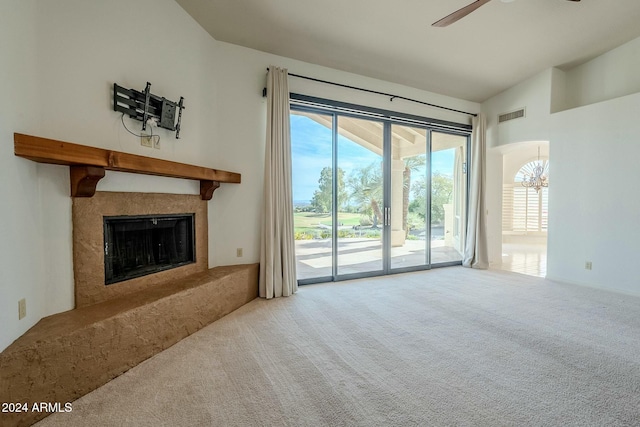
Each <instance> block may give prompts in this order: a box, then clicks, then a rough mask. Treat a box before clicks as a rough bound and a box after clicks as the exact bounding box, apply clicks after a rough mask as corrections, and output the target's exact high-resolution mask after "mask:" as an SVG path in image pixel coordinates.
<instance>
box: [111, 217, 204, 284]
mask: <svg viewBox="0 0 640 427" xmlns="http://www.w3.org/2000/svg"><path fill="white" fill-rule="evenodd" d="M194 218H195V215H194V214H180V215H143V216H112V217H104V271H105V285H110V284H113V283H117V282H122V281H125V280H129V279H133V278H136V277H140V276H145V275H147V274H152V273H157V272H159V271H164V270H168V269H171V268H176V267H180V266H183V265H187V264H191V263H194V262H195V261H196V249H195V234H194V231H195V226H194Z"/></svg>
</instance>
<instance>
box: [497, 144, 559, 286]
mask: <svg viewBox="0 0 640 427" xmlns="http://www.w3.org/2000/svg"><path fill="white" fill-rule="evenodd" d="M499 150H500V152H501V154H502V168H503V173H502V210H501V214H502V228H501V242H502V251H501V255H502V256H501V264H500V266H499V268H501V269H503V270H508V271H514V272H518V273H523V274H529V275H534V276H540V277H544V276H545V275H546V267H547V265H546V264H547V223H548V222H547V221H548V212H549V209H548V188H541V189H540V190H539V191H536V190H535V189H534V188H526V187H524V186H523V185H522V181H523V172H525V171H527V170H528V169H531V167H532V166H534V165H536V164H540V165H542V166H544V167H545V168H546V172H547V173H548V162H549V142H548V141H525V142H517V143H512V144H508V145H504V146H501V147H500V148H499ZM551 179H552V178H549V180H551Z"/></svg>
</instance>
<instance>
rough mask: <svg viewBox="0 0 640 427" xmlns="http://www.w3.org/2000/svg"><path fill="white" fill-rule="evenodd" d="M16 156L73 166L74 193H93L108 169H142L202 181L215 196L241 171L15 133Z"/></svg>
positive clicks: (204, 194) (206, 194)
mask: <svg viewBox="0 0 640 427" xmlns="http://www.w3.org/2000/svg"><path fill="white" fill-rule="evenodd" d="M13 138H14V153H15V155H16V156H19V157H24V158H25V159H29V160H33V161H34V162H39V163H49V164H55V165H66V166H69V167H70V174H71V197H92V196H93V195H94V194H95V192H96V186H97V185H98V182H99V181H100V180H101V179H102V178H104V176H105V171H108V170H109V171H119V172H130V173H139V174H145V175H158V176H167V177H171V178H183V179H193V180H197V181H200V197H201V198H202V200H211V198H212V197H213V192H214V191H215V190H216V189H217V188H218V187H220V183H231V184H240V181H241V176H240V174H239V173H235V172H227V171H223V170H218V169H210V168H205V167H202V166H196V165H189V164H185V163H178V162H172V161H169V160H161V159H156V158H153V157H145V156H138V155H136V154H129V153H123V152H120V151H113V150H105V149H102V148H96V147H89V146H87V145H80V144H73V143H70V142H64V141H56V140H55V139H47V138H40V137H37V136H30V135H23V134H20V133H14V134H13Z"/></svg>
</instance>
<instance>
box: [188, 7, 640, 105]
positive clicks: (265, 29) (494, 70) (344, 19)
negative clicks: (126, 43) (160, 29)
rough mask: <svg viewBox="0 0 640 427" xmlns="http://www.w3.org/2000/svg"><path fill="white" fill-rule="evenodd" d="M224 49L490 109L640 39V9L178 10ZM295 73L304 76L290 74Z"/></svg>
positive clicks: (287, 8) (199, 8)
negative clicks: (446, 20)
mask: <svg viewBox="0 0 640 427" xmlns="http://www.w3.org/2000/svg"><path fill="white" fill-rule="evenodd" d="M176 1H177V2H178V3H179V4H180V5H181V6H182V7H183V8H184V9H185V10H186V11H187V12H188V13H189V14H191V15H192V16H193V17H194V18H195V20H196V21H197V22H199V23H200V25H201V26H202V27H203V28H204V29H205V30H207V31H208V32H209V33H210V34H211V35H212V36H213V37H214V38H215V39H216V40H219V41H224V42H228V43H233V44H237V45H240V46H246V47H249V48H253V49H257V50H260V51H264V52H269V53H273V54H276V55H281V56H286V57H289V58H294V59H298V60H301V61H305V62H310V63H314V64H318V65H323V66H326V67H331V68H335V69H339V70H344V71H349V72H352V73H356V74H361V75H364V76H369V77H373V78H378V79H382V80H387V81H391V82H395V83H400V84H403V85H407V86H411V87H415V88H418V89H424V90H427V91H431V92H436V93H440V94H443V95H449V96H454V97H457V98H462V99H466V100H470V101H476V102H482V101H484V100H486V99H488V98H490V97H492V96H493V95H496V94H498V93H500V92H502V91H503V90H505V89H507V88H509V87H511V86H513V85H514V84H516V83H518V82H520V81H522V80H524V79H526V78H527V77H529V76H532V75H534V74H536V73H538V72H540V71H542V70H544V69H547V68H549V67H559V68H561V69H569V68H571V67H573V66H575V65H578V64H580V63H583V62H586V61H587V60H589V59H591V58H594V57H596V56H598V55H600V54H602V53H604V52H606V51H608V50H610V49H612V48H615V47H617V46H619V45H621V44H623V43H625V42H627V41H629V40H632V39H634V38H636V37H640V24H639V23H640V1H638V0H607V1H603V0H582V1H580V2H573V1H565V0H492V1H490V2H488V3H487V4H485V5H484V6H482V7H480V8H479V9H478V10H476V11H475V12H473V13H472V14H470V15H468V16H467V17H465V18H463V19H462V20H460V21H458V22H456V23H454V24H452V25H450V26H448V27H445V28H436V27H432V26H431V24H432V23H433V22H435V21H437V20H439V19H440V18H443V17H444V16H446V15H448V14H450V13H451V12H453V11H455V10H457V9H459V8H461V7H463V6H465V5H467V4H469V3H471V2H472V0H394V1H390V0H386V1H383V0H346V1H345V0H323V1H300V0H176ZM290 71H291V72H294V73H295V70H290Z"/></svg>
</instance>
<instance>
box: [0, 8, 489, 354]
mask: <svg viewBox="0 0 640 427" xmlns="http://www.w3.org/2000/svg"><path fill="white" fill-rule="evenodd" d="M0 7H1V9H0V12H2V13H1V14H0V23H1V24H2V25H0V43H2V44H1V45H0V46H1V49H0V57H1V58H2V62H1V63H0V71H1V72H2V74H1V75H0V77H1V79H0V88H1V89H2V90H1V91H0V92H1V93H3V95H6V94H8V95H9V96H8V98H7V99H9V100H10V102H4V103H2V104H1V106H0V108H2V111H1V112H2V114H1V115H0V141H1V142H2V145H1V147H2V152H0V166H1V168H0V170H1V171H2V172H1V173H2V180H1V182H0V189H2V197H3V199H2V200H3V207H2V209H1V210H0V224H2V225H0V227H1V228H0V232H1V234H0V236H1V239H0V259H1V260H2V268H1V269H0V278H1V281H0V292H1V298H0V321H1V324H2V328H0V350H2V349H4V348H5V347H6V346H7V345H9V344H10V343H11V342H12V341H13V340H14V339H16V338H17V337H18V336H20V335H21V334H22V333H23V332H24V331H26V330H27V329H28V328H29V327H31V326H32V325H33V324H35V323H36V322H37V321H38V320H39V319H40V318H42V317H43V316H46V315H49V314H53V313H56V312H61V311H65V310H69V309H71V308H73V304H74V303H73V269H72V247H71V245H72V243H71V233H72V230H71V199H70V197H69V176H68V168H66V167H63V166H54V165H38V164H36V163H33V162H31V161H28V160H25V159H21V158H17V157H15V156H14V155H13V132H22V133H27V134H33V135H38V136H44V137H47V138H53V139H60V140H64V141H70V142H75V143H79V144H85V145H90V146H96V147H101V148H107V149H115V150H118V151H124V152H128V153H134V154H140V155H145V156H152V157H158V158H163V159H168V160H173V161H178V162H185V163H193V164H199V165H203V166H208V167H214V168H218V169H225V170H230V171H234V172H240V173H241V174H242V184H240V185H232V184H226V185H225V184H223V185H222V187H221V188H220V189H218V190H216V192H215V194H214V197H213V200H212V201H211V202H209V240H210V241H209V264H210V266H216V265H226V264H236V263H253V262H258V260H259V242H260V237H259V236H260V206H261V202H262V175H263V157H264V140H265V128H266V126H265V120H266V102H265V100H264V99H263V98H262V96H261V91H262V87H263V86H264V84H265V74H266V68H267V67H268V66H269V65H271V64H274V65H279V66H285V67H288V68H289V69H290V70H291V72H294V73H299V74H307V75H311V76H314V77H318V78H323V79H328V80H335V81H338V82H341V83H345V84H352V85H356V86H363V87H368V88H371V89H375V90H379V91H388V92H392V93H395V94H398V95H404V96H407V97H411V98H418V99H421V100H423V101H426V102H432V103H439V104H443V105H445V106H448V107H451V108H456V109H461V110H466V111H471V112H477V111H479V107H480V106H479V104H476V103H472V102H468V101H463V100H457V99H453V98H449V97H445V96H441V95H436V94H432V93H428V92H423V91H419V90H415V89H411V88H408V87H404V86H400V85H396V84H391V83H388V82H382V81H379V80H375V79H370V78H365V77H361V76H357V75H354V74H350V73H345V72H341V71H336V70H331V69H327V68H323V67H319V66H316V65H312V64H307V63H303V62H300V61H295V60H291V59H287V58H282V57H277V56H274V55H269V54H265V53H262V52H257V51H254V50H250V49H246V48H241V47H238V46H234V45H230V44H226V43H219V42H217V41H215V40H214V39H212V38H211V37H210V36H209V35H208V34H207V33H206V32H205V31H204V30H203V29H202V28H200V27H199V26H198V25H197V24H196V23H195V21H193V19H192V18H191V17H190V16H189V15H187V14H186V12H184V11H183V10H182V9H181V8H180V7H179V6H178V5H177V3H175V2H174V1H173V0H137V1H135V2H131V1H128V0H112V1H109V2H88V1H84V0H56V1H47V2H44V1H39V2H37V7H36V2H35V1H33V0H10V1H5V2H3V3H2V5H1V6H0ZM147 81H149V82H151V83H152V92H153V93H155V94H158V95H161V96H165V97H167V98H169V99H175V100H177V99H178V98H179V97H180V96H184V97H185V105H186V110H185V112H184V115H183V122H182V132H181V139H180V140H175V139H174V134H173V133H171V132H168V131H166V130H159V131H158V132H159V133H160V135H161V136H162V141H161V145H162V149H161V150H159V151H158V150H153V149H148V148H144V147H141V146H140V144H139V141H138V139H137V138H135V137H133V136H131V135H129V134H128V133H126V131H125V130H124V129H123V128H122V124H121V122H120V114H118V113H116V112H114V111H112V85H113V83H118V84H119V85H121V86H124V87H132V88H138V89H143V88H144V86H145V84H146V82H147ZM291 90H292V91H294V92H299V93H305V94H309V95H314V96H320V97H325V98H331V99H336V100H342V101H348V102H354V103H360V104H364V105H370V106H376V107H380V108H387V109H392V110H397V111H403V112H407V113H413V114H419V115H423V116H428V117H433V118H439V119H443V120H451V121H456V122H461V123H470V120H469V118H468V117H467V116H465V115H460V114H456V113H451V112H445V111H442V110H436V109H433V108H430V107H426V106H421V105H418V104H412V103H408V102H405V101H400V100H395V101H393V102H390V101H389V99H387V98H385V97H379V96H376V95H370V94H363V93H360V92H354V91H351V90H346V89H340V88H336V87H331V86H326V85H320V84H318V83H312V82H308V81H304V80H295V79H293V78H292V79H291ZM125 122H126V123H127V125H128V126H129V127H130V128H132V129H133V130H139V122H134V121H131V120H129V119H125ZM98 190H99V191H149V192H169V193H190V194H198V192H199V188H198V184H197V182H193V181H184V180H177V179H169V178H158V177H146V176H141V175H131V174H124V173H119V172H107V176H106V177H105V178H104V179H103V180H101V181H100V183H99V185H98ZM5 201H6V203H4V202H5ZM5 221H10V223H9V224H6V223H5ZM11 221H12V222H11ZM22 233H26V234H25V235H24V236H22ZM19 235H20V238H21V239H22V240H19V239H18V236H19ZM238 247H242V248H244V257H243V258H237V257H236V251H235V249H236V248H238ZM20 298H26V299H27V312H28V316H27V318H26V319H24V320H21V321H18V319H17V302H18V300H19V299H20Z"/></svg>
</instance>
